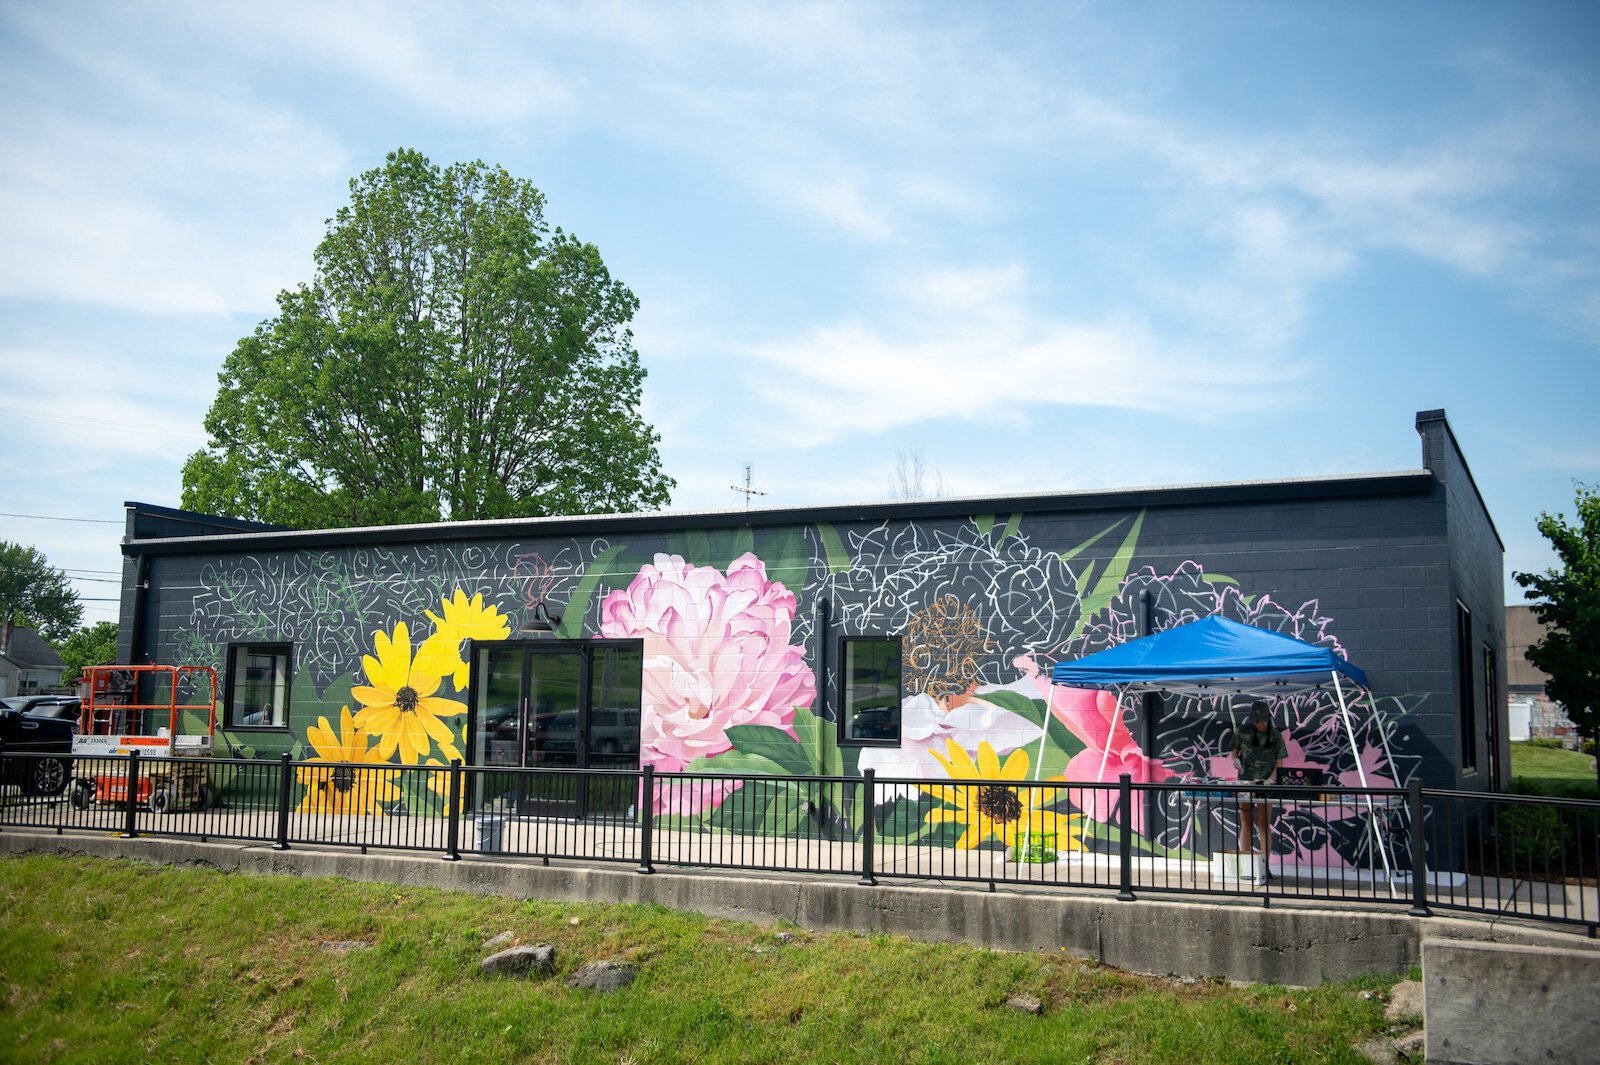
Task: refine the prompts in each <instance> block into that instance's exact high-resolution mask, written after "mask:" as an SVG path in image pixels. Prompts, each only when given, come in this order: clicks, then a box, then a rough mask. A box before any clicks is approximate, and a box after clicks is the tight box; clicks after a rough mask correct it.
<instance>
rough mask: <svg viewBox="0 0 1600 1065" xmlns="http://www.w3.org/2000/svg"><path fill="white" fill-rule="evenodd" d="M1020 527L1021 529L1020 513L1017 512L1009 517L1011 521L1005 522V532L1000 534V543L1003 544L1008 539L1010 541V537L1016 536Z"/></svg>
mask: <svg viewBox="0 0 1600 1065" xmlns="http://www.w3.org/2000/svg"><path fill="white" fill-rule="evenodd" d="M1021 527H1022V512H1021V511H1018V512H1017V513H1015V514H1013V515H1011V519H1010V520H1009V521H1007V522H1006V528H1005V531H1004V532H1002V533H1001V534H1000V540H1001V542H1002V543H1004V542H1005V541H1006V540H1009V539H1011V537H1013V536H1015V535H1017V530H1018V529H1020V528H1021Z"/></svg>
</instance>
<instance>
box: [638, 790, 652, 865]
mask: <svg viewBox="0 0 1600 1065" xmlns="http://www.w3.org/2000/svg"><path fill="white" fill-rule="evenodd" d="M655 823H656V767H655V766H653V765H647V766H645V767H644V776H643V777H641V778H640V784H639V872H641V873H644V874H646V875H648V874H650V873H653V872H655V871H656V869H655V866H654V865H652V864H650V836H651V833H652V832H653V831H654V829H655Z"/></svg>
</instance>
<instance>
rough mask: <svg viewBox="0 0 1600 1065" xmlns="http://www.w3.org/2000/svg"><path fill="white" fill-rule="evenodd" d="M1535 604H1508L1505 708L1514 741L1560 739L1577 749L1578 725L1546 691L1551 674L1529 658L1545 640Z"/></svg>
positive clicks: (1564, 743)
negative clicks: (1531, 650)
mask: <svg viewBox="0 0 1600 1065" xmlns="http://www.w3.org/2000/svg"><path fill="white" fill-rule="evenodd" d="M1544 631H1545V630H1544V626H1543V625H1541V624H1539V619H1538V618H1537V617H1536V616H1534V613H1533V607H1531V606H1526V605H1523V604H1517V605H1513V606H1508V607H1506V708H1507V718H1508V720H1509V723H1510V731H1511V738H1512V739H1514V740H1531V739H1557V740H1560V741H1561V742H1562V744H1563V745H1565V746H1567V747H1571V748H1573V749H1576V748H1577V746H1578V727H1577V725H1575V724H1573V721H1572V719H1571V718H1570V717H1568V716H1567V711H1566V708H1565V707H1563V706H1562V705H1561V704H1560V703H1558V702H1556V701H1555V700H1554V699H1552V698H1550V696H1548V695H1546V694H1545V693H1544V682H1545V681H1547V680H1549V679H1550V676H1549V674H1547V673H1545V672H1544V671H1543V670H1541V669H1539V668H1538V667H1537V666H1535V665H1534V664H1533V663H1532V662H1529V661H1528V657H1527V655H1528V648H1530V647H1532V646H1533V645H1534V644H1536V643H1538V642H1539V641H1540V640H1542V639H1544Z"/></svg>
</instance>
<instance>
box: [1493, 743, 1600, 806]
mask: <svg viewBox="0 0 1600 1065" xmlns="http://www.w3.org/2000/svg"><path fill="white" fill-rule="evenodd" d="M1593 763H1594V755H1592V754H1579V753H1578V752H1577V751H1563V750H1560V749H1557V748H1553V747H1538V746H1534V745H1533V744H1530V743H1513V744H1512V745H1511V776H1512V778H1513V780H1514V781H1522V782H1524V783H1526V784H1527V785H1528V786H1529V787H1530V789H1531V790H1532V791H1534V792H1535V793H1536V794H1540V795H1562V796H1567V797H1569V798H1574V799H1600V785H1597V784H1596V781H1595V772H1594V768H1593Z"/></svg>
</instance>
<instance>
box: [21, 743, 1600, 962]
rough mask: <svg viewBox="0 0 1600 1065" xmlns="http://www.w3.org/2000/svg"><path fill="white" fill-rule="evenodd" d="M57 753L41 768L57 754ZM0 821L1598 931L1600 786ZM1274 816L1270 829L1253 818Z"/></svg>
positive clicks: (697, 787) (305, 765)
mask: <svg viewBox="0 0 1600 1065" xmlns="http://www.w3.org/2000/svg"><path fill="white" fill-rule="evenodd" d="M47 763H51V764H47ZM0 784H3V785H4V787H3V788H0V827H23V826H25V827H30V828H36V829H37V828H45V829H51V828H53V829H55V830H56V831H57V832H66V831H69V830H70V831H84V830H87V831H101V832H107V831H109V832H117V833H119V834H121V835H124V836H145V835H148V836H181V837H190V838H196V839H202V840H206V839H240V840H254V841H260V842H265V843H270V844H271V845H272V846H274V847H276V848H280V849H287V848H290V847H295V846H301V845H310V844H314V845H319V846H338V847H358V848H360V849H361V850H362V851H363V852H365V851H366V850H368V849H372V848H388V849H395V850H406V851H422V852H429V851H432V852H438V853H441V854H442V855H443V856H444V857H446V858H448V859H460V858H462V857H465V856H473V857H479V858H490V857H494V856H500V855H504V856H512V857H518V858H538V859H541V860H543V861H544V862H546V863H548V862H549V861H550V860H551V859H570V860H581V861H600V862H617V863H625V864H628V865H631V866H633V867H635V868H636V869H638V870H639V871H640V872H643V873H648V872H652V871H654V869H656V868H657V867H662V866H672V867H698V868H713V869H718V868H720V869H743V870H769V871H778V872H798V873H821V874H828V875H835V876H850V877H853V878H855V879H856V880H857V881H859V882H860V883H863V884H874V883H877V882H879V881H880V880H884V879H896V880H908V881H915V880H921V881H947V882H975V883H984V884H988V885H990V886H991V887H993V886H998V885H1002V884H1003V885H1025V886H1033V887H1039V888H1055V887H1059V888H1078V889H1096V890H1104V891H1107V892H1115V893H1116V896H1117V897H1118V898H1121V899H1126V900H1133V899H1136V898H1138V897H1139V896H1140V895H1141V894H1145V893H1171V894H1185V895H1194V894H1202V895H1203V894H1211V895H1226V896H1235V897H1249V898H1259V900H1260V901H1261V902H1262V903H1263V904H1268V905H1270V904H1271V903H1272V902H1273V901H1274V900H1275V899H1296V900H1309V901H1326V902H1339V903H1353V902H1358V903H1370V904H1373V905H1379V906H1395V907H1403V908H1405V909H1406V910H1407V911H1408V912H1410V913H1413V914H1418V915H1425V914H1428V913H1429V912H1431V911H1432V910H1433V909H1435V908H1438V909H1450V910H1460V911H1469V912H1477V913H1491V914H1497V915H1504V916H1516V917H1523V918H1530V919H1534V920H1539V921H1548V922H1556V923H1563V924H1573V925H1579V926H1584V927H1586V928H1587V929H1588V931H1589V933H1590V935H1594V934H1596V930H1597V928H1600V906H1597V901H1596V892H1597V888H1596V885H1597V882H1600V802H1583V801H1576V800H1557V799H1544V798H1535V797H1529V796H1519V795H1503V794H1479V793H1475V792H1457V791H1435V790H1431V789H1430V790H1424V789H1422V788H1420V787H1418V786H1412V787H1411V788H1409V789H1405V790H1397V789H1383V788H1366V789H1357V788H1336V787H1320V786H1319V787H1271V788H1264V789H1254V788H1240V787H1237V786H1227V785H1203V786H1198V787H1197V786H1195V785H1192V784H1135V783H1133V782H1132V781H1131V780H1130V779H1129V778H1127V777H1125V776H1124V777H1123V778H1121V779H1120V780H1119V781H1117V782H1116V783H1107V784H1091V783H1079V782H1071V781H1068V782H1061V781H1048V782H1030V781H1015V780H1005V781H987V780H949V781H937V782H935V781H928V780H910V779H887V778H884V779H879V778H877V777H876V776H875V775H874V774H873V773H872V772H867V773H865V774H864V775H863V776H860V777H764V776H747V775H713V774H688V773H670V774H669V773H662V774H658V773H655V772H654V771H653V770H652V769H649V768H646V769H644V770H641V771H624V770H595V769H582V770H580V769H516V768H500V767H480V766H463V765H460V764H454V765H451V766H437V765H432V766H399V765H392V764H381V765H373V764H354V765H347V764H335V763H327V762H320V761H311V762H295V761H292V760H291V759H290V758H289V757H288V756H284V757H283V758H281V759H279V760H276V761H262V760H246V759H227V758H164V757H161V758H152V757H141V756H140V755H137V754H135V755H126V756H114V757H87V756H65V755H60V754H37V753H12V752H7V753H5V754H3V755H0ZM1263 825H1265V828H1263Z"/></svg>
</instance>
